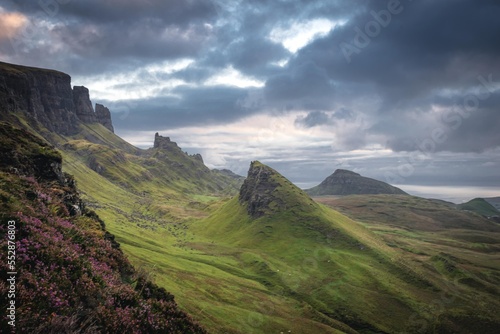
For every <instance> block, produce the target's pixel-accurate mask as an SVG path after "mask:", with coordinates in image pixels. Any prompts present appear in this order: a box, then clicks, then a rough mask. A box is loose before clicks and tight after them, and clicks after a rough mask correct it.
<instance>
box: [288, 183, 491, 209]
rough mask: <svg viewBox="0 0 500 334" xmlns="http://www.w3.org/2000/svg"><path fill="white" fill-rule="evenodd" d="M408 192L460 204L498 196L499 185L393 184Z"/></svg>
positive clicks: (297, 184)
mask: <svg viewBox="0 0 500 334" xmlns="http://www.w3.org/2000/svg"><path fill="white" fill-rule="evenodd" d="M317 184H318V183H317V182H316V183H313V182H296V183H295V185H296V186H298V187H299V188H301V189H308V188H311V187H314V186H315V185H317ZM394 186H395V187H398V188H400V189H402V190H404V191H406V192H407V193H408V194H410V195H413V196H418V197H423V198H435V199H441V200H443V201H448V202H453V203H455V204H460V203H464V202H468V201H470V200H471V199H473V198H477V197H481V198H488V197H500V187H478V186H476V187H474V186H429V185H427V186H420V185H413V184H395V185H394Z"/></svg>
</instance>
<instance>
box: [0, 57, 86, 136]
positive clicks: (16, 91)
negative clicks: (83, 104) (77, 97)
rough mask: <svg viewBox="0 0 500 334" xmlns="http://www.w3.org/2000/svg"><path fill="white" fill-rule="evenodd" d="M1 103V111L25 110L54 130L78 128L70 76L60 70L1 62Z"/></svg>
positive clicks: (65, 133)
mask: <svg viewBox="0 0 500 334" xmlns="http://www.w3.org/2000/svg"><path fill="white" fill-rule="evenodd" d="M0 106H1V110H0V111H1V112H2V113H6V112H7V113H8V112H24V113H25V114H26V116H27V117H28V118H29V119H30V120H34V121H38V122H40V123H41V124H42V125H43V126H45V127H46V128H47V129H48V130H50V131H53V132H56V133H60V134H64V135H71V134H74V133H76V132H77V130H78V118H77V116H76V114H75V105H74V103H73V91H72V90H71V77H70V76H69V75H67V74H64V73H61V72H57V71H51V70H44V69H38V68H32V67H24V66H17V65H10V64H6V63H0Z"/></svg>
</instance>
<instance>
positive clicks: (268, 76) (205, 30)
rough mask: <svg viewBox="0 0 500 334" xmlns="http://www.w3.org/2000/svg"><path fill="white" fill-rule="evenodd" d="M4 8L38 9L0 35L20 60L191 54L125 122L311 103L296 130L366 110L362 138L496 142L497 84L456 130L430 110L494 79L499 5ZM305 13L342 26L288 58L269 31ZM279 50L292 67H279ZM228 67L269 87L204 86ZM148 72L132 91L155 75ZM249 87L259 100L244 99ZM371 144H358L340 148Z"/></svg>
mask: <svg viewBox="0 0 500 334" xmlns="http://www.w3.org/2000/svg"><path fill="white" fill-rule="evenodd" d="M40 4H42V5H40ZM43 4H44V5H43ZM1 6H2V7H3V8H5V9H6V10H10V11H18V12H21V13H23V14H24V15H27V16H28V18H32V20H30V24H31V25H32V27H34V28H36V29H35V30H36V31H35V32H34V33H33V34H32V35H29V36H28V37H27V36H24V37H23V35H22V34H21V36H20V37H18V40H17V42H20V43H18V44H19V45H18V46H19V48H18V49H17V51H16V50H15V48H14V49H13V48H12V43H6V42H5V41H3V42H2V43H0V53H1V54H5V55H8V56H10V58H11V59H15V60H16V61H18V62H20V63H24V64H27V65H35V66H43V67H50V68H57V69H59V70H63V71H66V72H68V73H70V74H72V75H78V76H79V77H82V78H84V77H85V76H86V75H91V74H100V73H104V74H105V75H107V76H109V78H112V77H113V75H116V74H121V75H123V74H125V75H126V74H127V72H130V71H135V70H137V69H138V68H144V67H146V66H147V65H152V64H158V63H160V62H162V61H166V60H176V59H179V58H190V59H193V60H194V62H193V63H192V64H191V65H190V66H188V67H187V68H184V69H182V70H180V71H177V72H175V71H174V72H173V73H168V75H165V77H163V76H162V77H161V78H160V75H154V78H155V79H161V81H167V80H169V78H170V79H174V78H175V79H181V80H185V81H186V82H187V83H189V84H190V86H183V87H178V88H176V89H175V91H173V92H172V91H164V92H162V94H160V95H158V96H156V97H153V98H149V99H144V100H141V101H135V102H134V103H136V104H137V105H139V106H138V107H133V108H128V109H129V110H128V116H127V117H122V118H120V119H119V120H117V122H118V123H119V124H117V126H119V127H124V128H127V129H132V128H137V127H138V126H139V127H141V128H142V129H148V128H149V129H152V128H154V127H156V126H157V125H158V123H157V122H160V125H161V126H170V127H175V126H181V125H182V126H184V125H194V124H201V123H202V122H203V121H204V120H207V121H208V122H211V123H227V122H230V121H233V120H236V119H239V118H242V117H246V116H248V115H250V114H252V113H256V112H270V111H271V112H275V111H276V110H278V111H280V112H288V111H296V110H300V111H307V112H309V113H308V114H307V115H306V116H304V117H302V118H298V119H297V122H296V125H299V126H304V127H315V126H317V125H322V124H333V123H335V122H337V121H338V120H343V121H346V122H347V121H351V122H355V121H356V119H358V116H359V115H360V114H364V116H365V117H366V119H367V120H369V121H371V122H372V126H371V128H369V129H368V130H366V132H367V133H366V135H376V136H378V138H383V139H384V140H385V141H386V143H384V144H387V147H388V148H391V149H393V150H396V151H405V150H414V149H416V148H415V147H416V144H415V143H416V142H419V141H421V140H423V139H425V138H428V137H429V136H431V138H432V131H433V130H434V129H436V128H438V127H442V128H443V129H444V131H445V133H446V136H447V140H446V141H444V142H442V143H439V145H436V150H437V151H439V150H449V151H454V152H468V151H471V152H478V151H482V150H485V149H489V148H495V147H498V146H500V139H499V137H498V134H497V133H498V131H495V129H497V128H498V122H499V121H498V114H499V113H498V106H499V104H500V102H498V101H497V96H498V95H499V94H500V92H499V89H500V87H499V85H498V84H492V85H491V86H490V87H489V91H490V93H491V96H490V98H488V99H485V100H481V101H480V102H481V103H480V105H479V106H478V107H477V110H475V112H473V113H471V116H470V117H467V118H465V117H462V119H461V123H460V126H459V127H455V124H456V122H457V121H453V115H452V114H451V116H450V117H451V121H450V119H448V121H446V120H443V119H442V115H434V114H433V113H435V111H433V106H436V105H437V106H439V107H442V108H445V109H450V110H451V111H449V110H448V111H444V112H441V113H444V114H448V113H449V112H453V108H454V105H456V104H459V105H460V104H461V103H462V104H463V100H464V98H465V97H466V96H467V94H468V92H469V91H470V90H471V89H475V88H477V89H482V88H481V85H480V84H479V83H478V79H477V78H478V76H482V77H483V78H487V77H488V76H489V75H490V74H491V75H492V80H493V81H494V82H500V43H498V41H499V40H500V20H499V19H498V18H499V17H500V3H499V2H498V1H496V0H479V1H471V0H441V1H431V0H421V1H408V0H404V1H403V0H401V1H397V0H387V1H374V0H372V1H370V0H358V1H306V0H282V1H270V0H252V1H235V2H225V1H217V0H214V1H203V0H192V1H184V0H170V1H161V0H149V1H139V0H137V1H125V0H110V1H97V0H92V1H76V0H73V1H56V0H46V1H42V2H39V1H29V2H28V1H7V2H6V3H5V4H2V5H1ZM42 19H43V20H45V21H47V22H48V24H42V23H40V22H42V21H43V20H42ZM312 19H329V20H338V21H342V22H344V24H343V25H337V26H336V28H335V29H333V30H332V31H330V33H329V34H327V35H326V36H325V37H322V38H317V39H316V40H315V41H314V42H312V43H310V44H309V45H307V46H305V47H303V48H302V49H300V50H299V51H298V52H297V53H296V54H292V53H291V52H290V51H288V50H287V49H285V48H284V47H283V46H282V45H281V43H279V42H277V41H275V40H271V38H270V35H271V32H272V31H273V29H276V28H279V29H281V30H283V31H287V30H292V28H293V27H294V25H296V24H299V23H302V22H305V21H307V20H312ZM47 22H46V23H47ZM36 24H38V26H37V25H36ZM33 25H34V26H33ZM14 42H16V41H14ZM14 44H15V43H14ZM16 52H17V53H16ZM283 59H288V60H289V62H288V63H287V65H286V66H284V67H280V66H277V65H276V62H277V61H280V60H283ZM228 67H233V68H235V69H237V70H239V71H240V72H241V73H243V74H245V75H247V76H248V77H251V78H254V79H258V80H261V81H262V82H265V86H264V87H263V88H261V89H260V90H259V89H255V88H252V89H246V90H245V89H238V88H229V87H216V88H214V87H212V88H206V87H203V83H204V82H205V81H206V80H207V79H209V78H210V77H212V76H214V75H217V74H218V73H220V71H222V70H223V69H226V68H228ZM145 77H146V79H144V82H138V83H137V86H140V85H141V84H144V85H149V84H151V83H150V82H149V81H148V80H147V77H148V75H146V76H145ZM138 78H139V79H140V76H138ZM82 84H83V83H82ZM153 84H154V83H153ZM126 85H128V86H127V87H129V89H130V90H133V89H134V85H133V84H126ZM115 88H116V87H115ZM122 88H125V86H123V87H122ZM172 94H175V95H176V96H177V97H176V98H172V97H170V96H171V95H172ZM249 94H250V95H252V94H253V96H257V97H258V101H257V100H256V101H253V102H252V101H250V102H249V103H247V104H245V103H246V102H245V103H242V102H241V101H247V100H248V97H249ZM248 105H250V106H251V107H248ZM120 110H121V109H120ZM122 116H123V115H122ZM163 120H165V121H163ZM364 136H365V134H363V136H359V137H360V138H361V137H363V138H364ZM365 144H366V141H365V140H358V141H357V142H356V143H354V142H352V143H351V144H349V145H348V146H347V147H349V148H362V147H363V145H365ZM354 145H359V147H354Z"/></svg>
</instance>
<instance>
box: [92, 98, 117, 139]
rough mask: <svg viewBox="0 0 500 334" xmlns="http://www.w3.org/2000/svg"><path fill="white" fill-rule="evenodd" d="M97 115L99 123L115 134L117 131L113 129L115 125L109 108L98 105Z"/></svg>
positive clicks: (96, 107)
mask: <svg viewBox="0 0 500 334" xmlns="http://www.w3.org/2000/svg"><path fill="white" fill-rule="evenodd" d="M95 115H96V117H97V122H99V123H101V124H102V125H104V127H105V128H107V129H108V130H109V131H111V132H113V133H114V132H115V129H114V128H113V123H112V122H111V112H110V111H109V109H108V108H106V107H105V106H103V105H102V104H99V103H96V104H95Z"/></svg>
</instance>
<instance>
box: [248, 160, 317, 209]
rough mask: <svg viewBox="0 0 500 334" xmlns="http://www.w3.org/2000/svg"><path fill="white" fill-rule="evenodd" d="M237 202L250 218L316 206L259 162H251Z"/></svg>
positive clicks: (295, 187)
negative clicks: (244, 208)
mask: <svg viewBox="0 0 500 334" xmlns="http://www.w3.org/2000/svg"><path fill="white" fill-rule="evenodd" d="M239 201H240V203H241V204H244V205H247V211H248V214H249V215H250V216H251V217H253V218H258V217H261V216H263V215H265V214H272V213H278V212H283V211H288V210H292V211H293V210H294V209H297V208H300V210H301V211H304V210H305V209H306V210H308V209H309V208H313V207H314V208H316V207H317V204H316V203H315V202H314V201H313V200H312V199H311V198H310V197H309V196H308V195H307V194H306V193H305V192H303V191H302V190H301V189H299V188H298V187H297V186H295V185H294V184H292V183H291V182H290V181H289V180H287V179H286V178H285V177H284V176H282V175H281V174H280V173H278V172H277V171H275V170H274V169H272V168H271V167H269V166H266V165H264V164H262V163H260V162H259V161H253V162H252V163H251V164H250V169H249V170H248V176H247V178H246V180H245V182H244V183H243V185H242V186H241V189H240V197H239Z"/></svg>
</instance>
